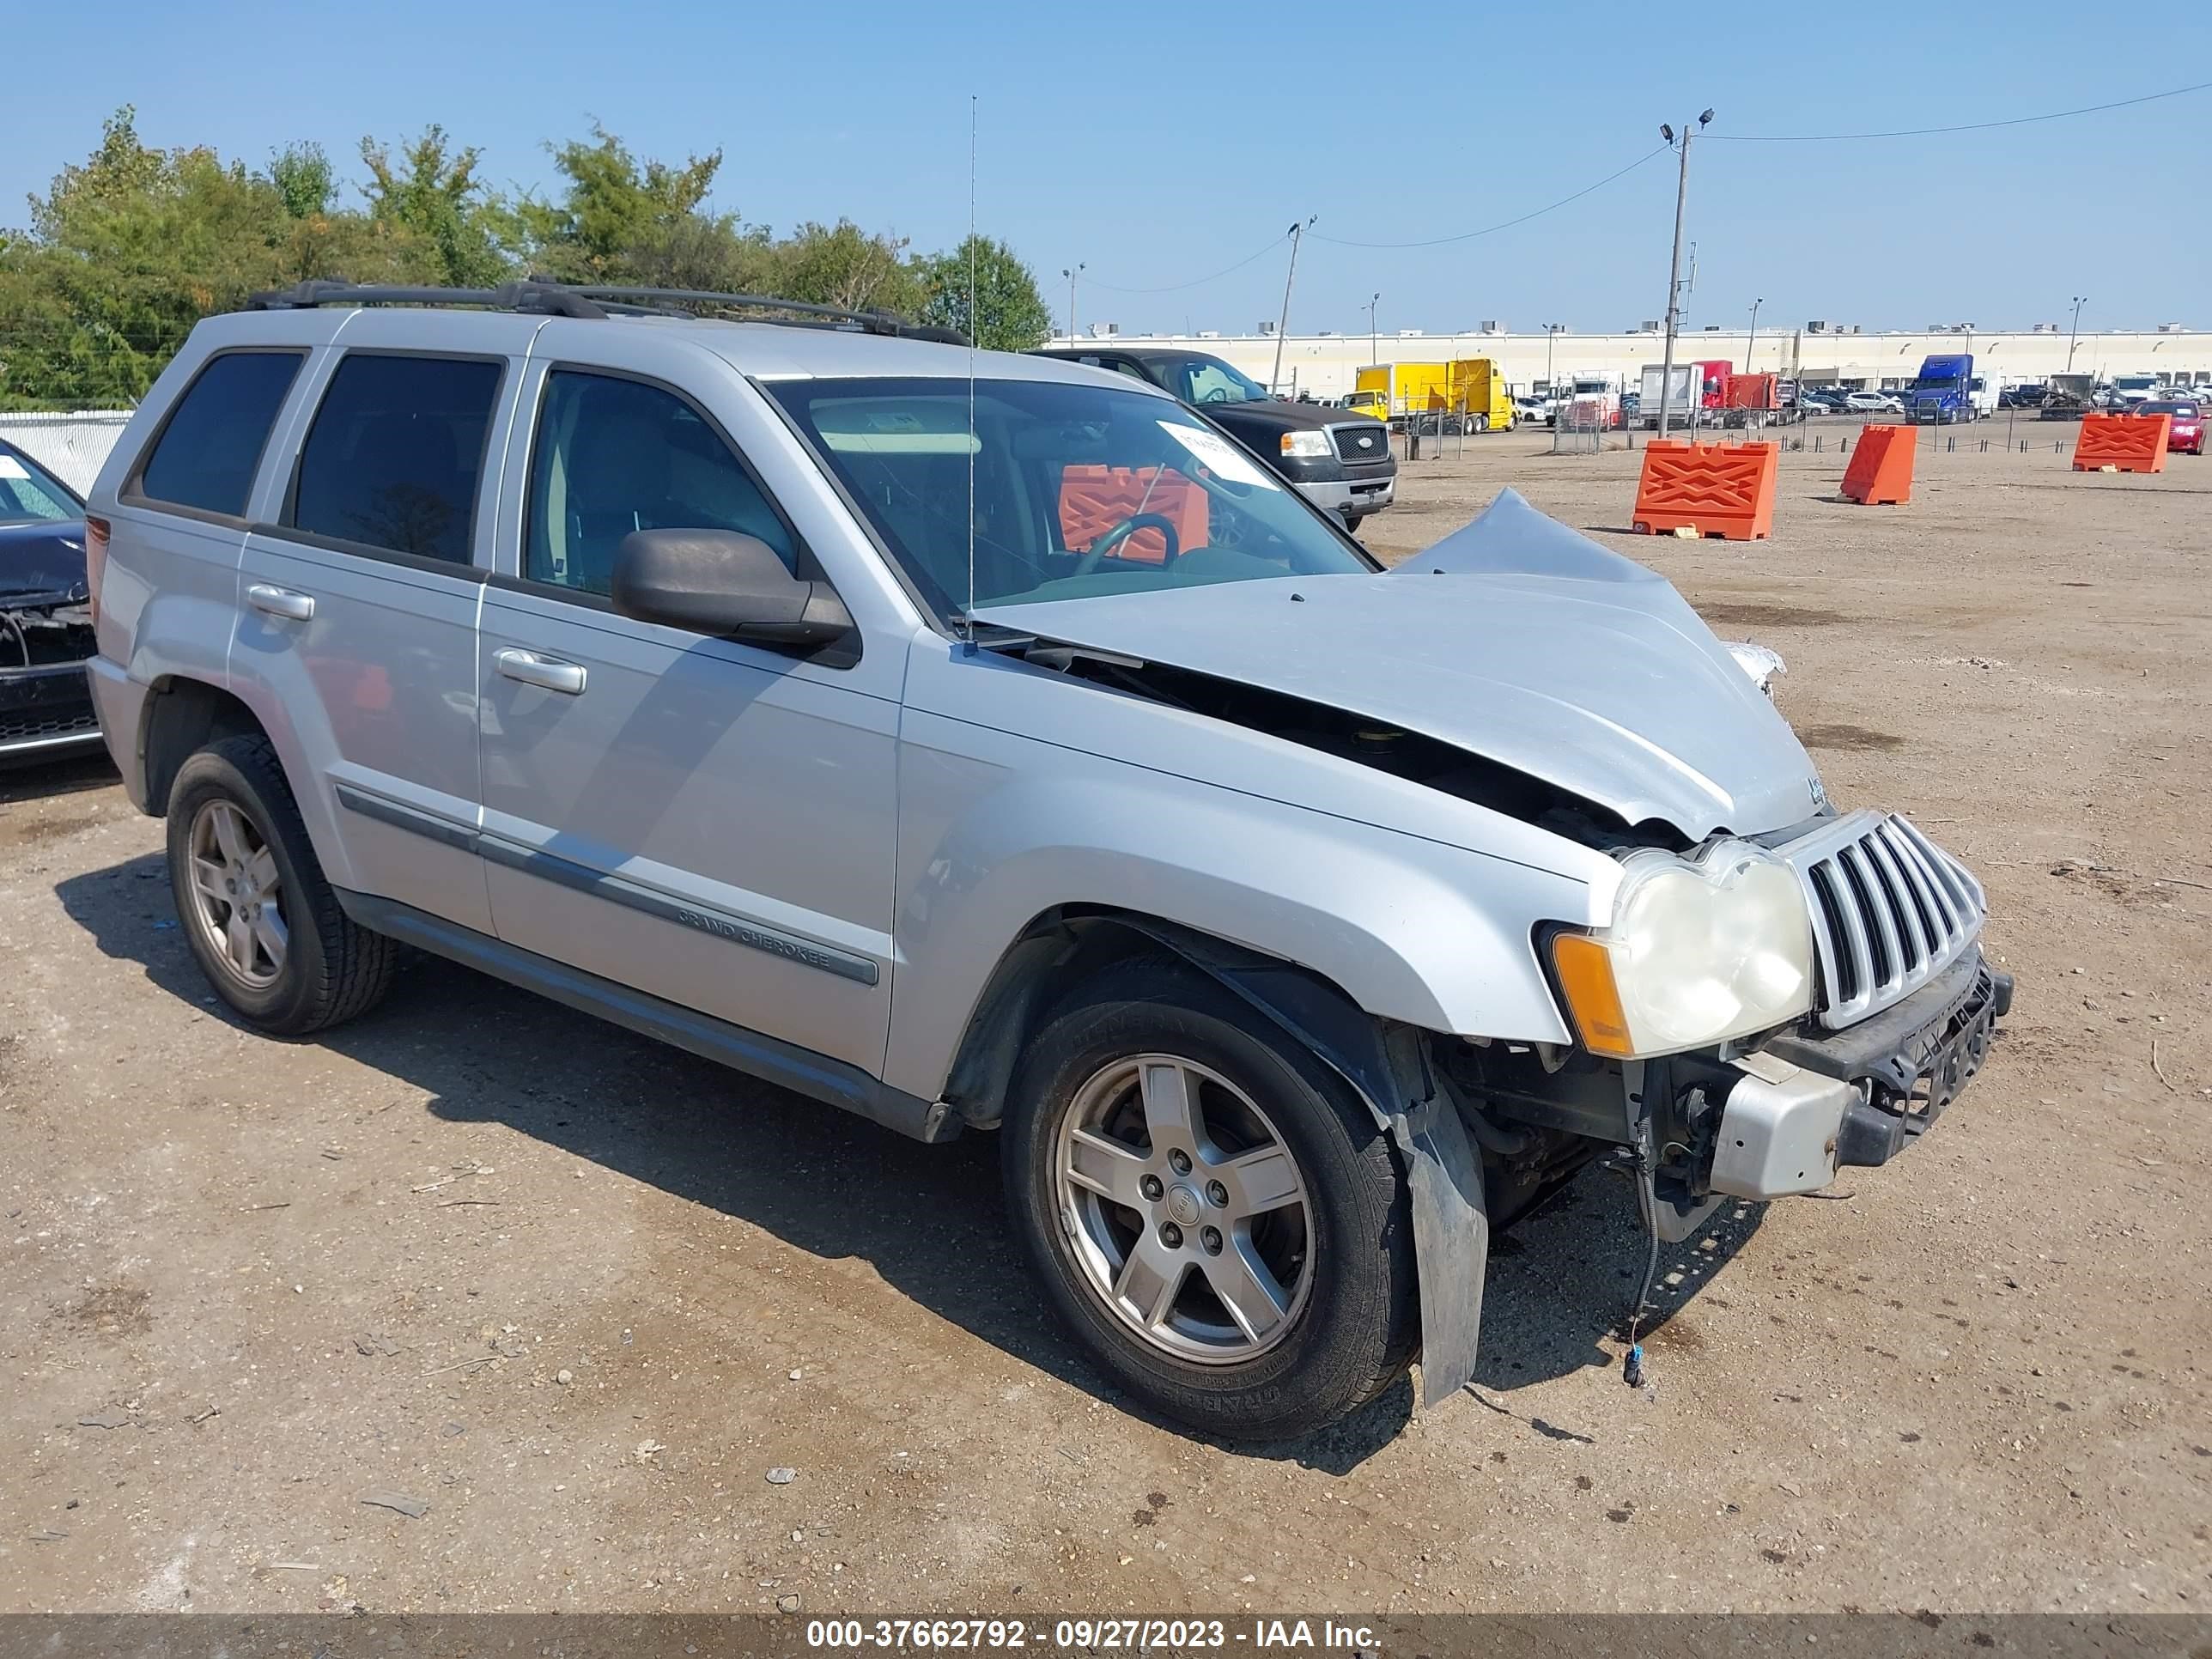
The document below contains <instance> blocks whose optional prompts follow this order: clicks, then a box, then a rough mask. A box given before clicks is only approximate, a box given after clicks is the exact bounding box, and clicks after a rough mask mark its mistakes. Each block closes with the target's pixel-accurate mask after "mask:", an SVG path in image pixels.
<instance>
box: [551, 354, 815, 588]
mask: <svg viewBox="0 0 2212 1659" xmlns="http://www.w3.org/2000/svg"><path fill="white" fill-rule="evenodd" d="M527 522H528V526H529V528H528V531H527V532H526V537H525V541H524V549H523V567H522V574H524V575H525V576H526V577H528V578H529V579H530V580H532V581H536V582H549V583H551V584H553V585H554V586H560V587H570V588H575V589H578V590H580V591H581V592H586V593H599V594H604V593H605V592H607V591H608V589H609V587H610V586H611V585H612V580H613V576H614V568H615V551H616V550H617V549H618V548H619V547H621V545H622V543H623V538H624V537H625V536H627V535H629V533H630V532H632V531H634V530H735V531H739V532H743V533H744V534H745V535H748V536H757V537H758V538H760V539H761V540H762V541H763V542H766V543H767V544H769V546H770V547H772V548H774V549H775V552H776V556H777V557H779V558H781V560H782V561H783V562H784V563H785V564H786V565H787V566H789V567H792V568H794V569H795V568H797V553H796V547H795V544H794V543H793V538H792V534H791V532H789V531H788V530H787V529H786V528H785V527H784V524H783V521H782V520H781V519H780V518H778V517H777V516H776V513H775V509H774V508H773V507H770V506H769V503H768V498H767V497H766V496H765V495H763V494H762V492H761V488H760V486H759V485H758V484H757V483H754V482H753V479H752V475H751V474H750V473H749V472H748V471H745V469H744V465H743V464H742V463H740V462H739V461H738V458H737V456H736V455H735V454H733V453H732V452H731V450H730V447H729V446H728V445H727V444H726V443H725V442H723V441H722V437H721V435H720V433H719V432H717V431H716V430H715V429H714V428H713V427H712V426H710V425H709V424H708V422H707V420H706V418H705V417H704V416H702V415H701V414H700V413H699V411H698V410H696V409H694V408H693V407H692V406H691V405H690V404H688V403H686V402H684V399H682V398H678V397H677V396H676V395H675V394H674V393H673V392H668V391H665V390H664V389H663V388H661V387H659V386H647V385H645V384H644V383H642V382H641V381H637V380H623V379H621V378H619V377H617V376H615V375H611V374H590V373H587V372H586V371H584V370H581V369H568V368H561V369H555V370H554V371H553V372H552V373H551V374H548V375H547V376H546V377H545V395H544V401H543V402H542V403H541V404H540V405H539V408H538V438H537V441H536V443H535V444H534V445H533V446H532V453H531V462H530V501H529V511H528V518H527Z"/></svg>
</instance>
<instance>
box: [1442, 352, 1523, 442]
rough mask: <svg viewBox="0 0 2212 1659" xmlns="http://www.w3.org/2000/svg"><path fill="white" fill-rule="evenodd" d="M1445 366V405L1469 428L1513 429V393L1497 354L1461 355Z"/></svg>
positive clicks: (1484, 430) (1483, 429)
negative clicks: (1482, 355) (1499, 370)
mask: <svg viewBox="0 0 2212 1659" xmlns="http://www.w3.org/2000/svg"><path fill="white" fill-rule="evenodd" d="M1445 367H1446V368H1448V369H1449V371H1450V373H1449V376H1448V378H1447V381H1446V384H1445V387H1444V407H1445V408H1446V409H1447V410H1450V411H1451V412H1452V413H1453V414H1455V415H1457V416H1459V417H1460V421H1461V429H1462V431H1466V432H1510V431H1511V430H1512V429H1513V417H1514V413H1515V410H1514V405H1513V394H1512V393H1511V392H1508V391H1507V390H1506V389H1505V376H1504V374H1500V373H1499V372H1498V360H1497V359H1496V358H1494V357H1462V358H1460V359H1459V360H1458V361H1457V362H1452V363H1448V364H1446V365H1445Z"/></svg>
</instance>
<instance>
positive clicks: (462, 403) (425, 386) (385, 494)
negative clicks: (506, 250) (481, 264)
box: [287, 353, 505, 564]
mask: <svg viewBox="0 0 2212 1659" xmlns="http://www.w3.org/2000/svg"><path fill="white" fill-rule="evenodd" d="M504 367H505V365H504V364H501V363H496V362H467V361H462V360H459V359H456V358H451V357H386V356H368V355H363V354H359V353H356V354H355V355H353V356H349V357H347V358H346V359H345V360H344V361H343V362H341V363H340V364H339V365H338V369H337V374H334V375H332V376H331V387H330V390H329V391H328V392H325V394H324V395H323V406H322V407H321V408H320V409H319V410H317V411H316V412H315V424H314V426H313V428H311V429H310V430H309V432H308V434H307V443H306V445H305V446H304V447H302V448H301V452H300V477H299V482H298V483H297V484H296V486H295V488H294V490H293V505H292V513H291V516H290V518H289V520H287V522H289V523H290V524H292V525H294V526H296V527H298V528H299V529H301V530H305V531H308V532H312V533H313V534H315V535H318V536H331V537H335V538H337V539H338V540H340V541H347V542H359V543H362V544H365V545H367V546H369V547H380V548H386V549H388V550H391V551H392V552H394V553H412V554H414V555H416V556H417V557H420V558H425V559H443V560H445V561H447V562H450V563H453V564H466V563H467V562H468V560H469V543H470V532H471V529H472V528H473V526H474V524H475V520H476V501H477V477H478V474H479V473H480V472H481V471H483V448H484V431H485V428H487V427H488V426H489V424H490V422H491V405H492V399H493V398H495V396H496V395H497V394H498V392H499V380H500V374H501V371H502V369H503V368H504Z"/></svg>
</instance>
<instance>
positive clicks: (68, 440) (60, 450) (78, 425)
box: [0, 409, 136, 495]
mask: <svg viewBox="0 0 2212 1659" xmlns="http://www.w3.org/2000/svg"><path fill="white" fill-rule="evenodd" d="M135 412H136V411H135V410H128V409H85V410H73V411H71V412H70V413H68V414H61V415H49V414H15V413H9V412H5V411H0V438H4V439H5V440H7V441H8V442H9V443H11V444H13V445H15V447H16V448H18V449H20V450H21V451H22V452H23V453H25V454H26V455H28V456H29V457H30V458H31V459H33V460H34V461H36V462H37V463H38V464H39V465H40V466H43V467H45V468H46V470H47V471H50V472H52V474H53V475H54V476H55V477H58V478H59V479H60V480H61V481H62V482H63V483H65V484H67V485H68V486H69V487H70V489H74V490H76V492H77V494H79V495H82V494H84V492H85V491H86V490H88V489H91V488H92V481H93V480H94V478H96V477H99V476H100V468H101V466H103V465H106V460H107V453H108V451H110V450H111V449H113V448H114V447H115V441H116V440H117V439H118V438H120V437H121V436H122V435H123V428H124V427H125V425H127V424H128V423H129V422H130V420H131V416H132V415H133V414H134V413H135Z"/></svg>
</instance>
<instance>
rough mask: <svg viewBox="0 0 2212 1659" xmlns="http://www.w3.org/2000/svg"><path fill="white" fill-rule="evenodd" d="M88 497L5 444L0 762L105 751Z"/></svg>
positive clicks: (0, 470) (0, 522)
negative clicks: (89, 580) (96, 704)
mask: <svg viewBox="0 0 2212 1659" xmlns="http://www.w3.org/2000/svg"><path fill="white" fill-rule="evenodd" d="M84 544H85V522H84V501H83V499H82V497H80V496H79V495H77V493H76V491H75V490H73V489H70V487H69V486H68V485H67V484H65V483H63V482H62V481H61V480H60V479H59V478H57V477H54V475H53V474H52V472H51V471H47V470H46V468H45V467H43V466H40V465H39V464H38V463H37V462H36V461H34V460H33V459H31V458H30V457H29V456H28V455H26V454H25V453H23V452H22V451H21V450H20V449H18V448H16V447H15V446H14V445H13V444H10V443H8V442H6V441H0V766H7V765H10V764H20V763H24V762H27V761H39V760H49V759H58V758H59V757H62V756H64V755H69V754H72V753H79V752H82V751H86V750H92V749H94V748H97V747H98V746H99V744H100V720H99V717H98V716H97V715H96V714H94V711H93V707H92V693H91V690H90V689H89V688H88V686H87V685H86V684H85V678H84V665H85V659H87V658H88V657H90V656H91V655H92V653H93V637H92V611H91V608H90V605H89V593H88V589H87V587H86V584H85V558H84Z"/></svg>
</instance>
